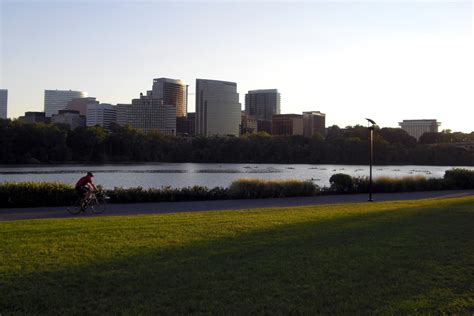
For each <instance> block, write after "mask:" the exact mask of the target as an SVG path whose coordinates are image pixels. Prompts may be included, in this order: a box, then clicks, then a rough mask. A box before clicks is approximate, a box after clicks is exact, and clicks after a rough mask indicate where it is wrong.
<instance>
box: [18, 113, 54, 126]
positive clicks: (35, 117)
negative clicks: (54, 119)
mask: <svg viewBox="0 0 474 316" xmlns="http://www.w3.org/2000/svg"><path fill="white" fill-rule="evenodd" d="M18 120H19V121H21V122H23V123H28V124H34V123H46V124H49V123H51V118H50V117H47V116H46V114H45V113H44V112H25V115H24V116H20V117H19V118H18Z"/></svg>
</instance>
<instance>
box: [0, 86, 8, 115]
mask: <svg viewBox="0 0 474 316" xmlns="http://www.w3.org/2000/svg"><path fill="white" fill-rule="evenodd" d="M7 111H8V90H6V89H0V118H2V119H6V118H7Z"/></svg>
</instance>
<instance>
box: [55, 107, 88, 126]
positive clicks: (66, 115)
mask: <svg viewBox="0 0 474 316" xmlns="http://www.w3.org/2000/svg"><path fill="white" fill-rule="evenodd" d="M51 123H54V124H66V125H69V127H70V128H71V129H76V128H78V127H84V126H86V117H85V116H84V115H80V114H79V111H73V110H59V113H58V114H53V116H52V117H51Z"/></svg>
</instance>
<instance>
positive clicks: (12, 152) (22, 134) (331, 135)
mask: <svg viewBox="0 0 474 316" xmlns="http://www.w3.org/2000/svg"><path fill="white" fill-rule="evenodd" d="M429 134H432V133H429ZM434 134H437V135H428V134H425V135H426V136H422V137H421V138H420V141H418V142H417V140H416V139H415V138H413V137H411V136H409V135H408V134H407V133H406V132H405V131H403V130H401V129H399V128H381V129H376V130H375V134H374V162H375V164H380V165H389V164H393V165H406V164H416V165H453V166H462V165H466V166H472V165H474V152H473V151H472V150H471V151H469V150H466V149H465V148H460V147H456V146H453V145H452V143H459V142H472V141H474V133H471V134H464V133H451V132H450V131H444V132H442V133H434ZM438 134H439V135H438ZM0 143H1V147H2V150H1V151H0V163H3V164H15V163H76V162H78V163H114V162H117V163H118V162H196V163H197V162H209V163H311V164H366V163H367V161H368V132H367V128H366V127H363V126H360V125H357V126H349V127H346V128H344V129H341V128H339V127H338V126H331V127H329V128H328V131H327V135H326V137H325V138H323V137H322V136H321V135H315V136H314V137H312V138H306V137H303V136H271V135H268V134H265V133H257V134H248V135H243V136H241V137H223V136H220V137H218V136H215V137H203V136H196V137H179V136H178V137H177V136H166V135H163V134H160V133H159V132H151V133H148V134H144V133H141V132H139V131H137V130H135V129H133V128H131V127H130V126H120V125H116V124H113V125H112V126H111V127H110V130H105V129H103V128H101V127H98V126H95V127H81V128H77V129H75V130H70V129H69V128H68V126H67V125H54V124H42V123H37V124H26V123H22V122H20V121H16V120H15V121H12V120H0Z"/></svg>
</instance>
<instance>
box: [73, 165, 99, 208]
mask: <svg viewBox="0 0 474 316" xmlns="http://www.w3.org/2000/svg"><path fill="white" fill-rule="evenodd" d="M93 177H94V174H93V173H92V172H90V171H89V172H87V175H86V176H84V177H82V178H80V179H79V181H77V183H76V193H77V194H78V195H79V196H80V197H81V199H82V200H83V201H84V200H87V199H88V198H89V197H90V195H91V194H92V192H93V191H96V190H97V188H96V186H95V185H94V184H93V183H92V178H93Z"/></svg>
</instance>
